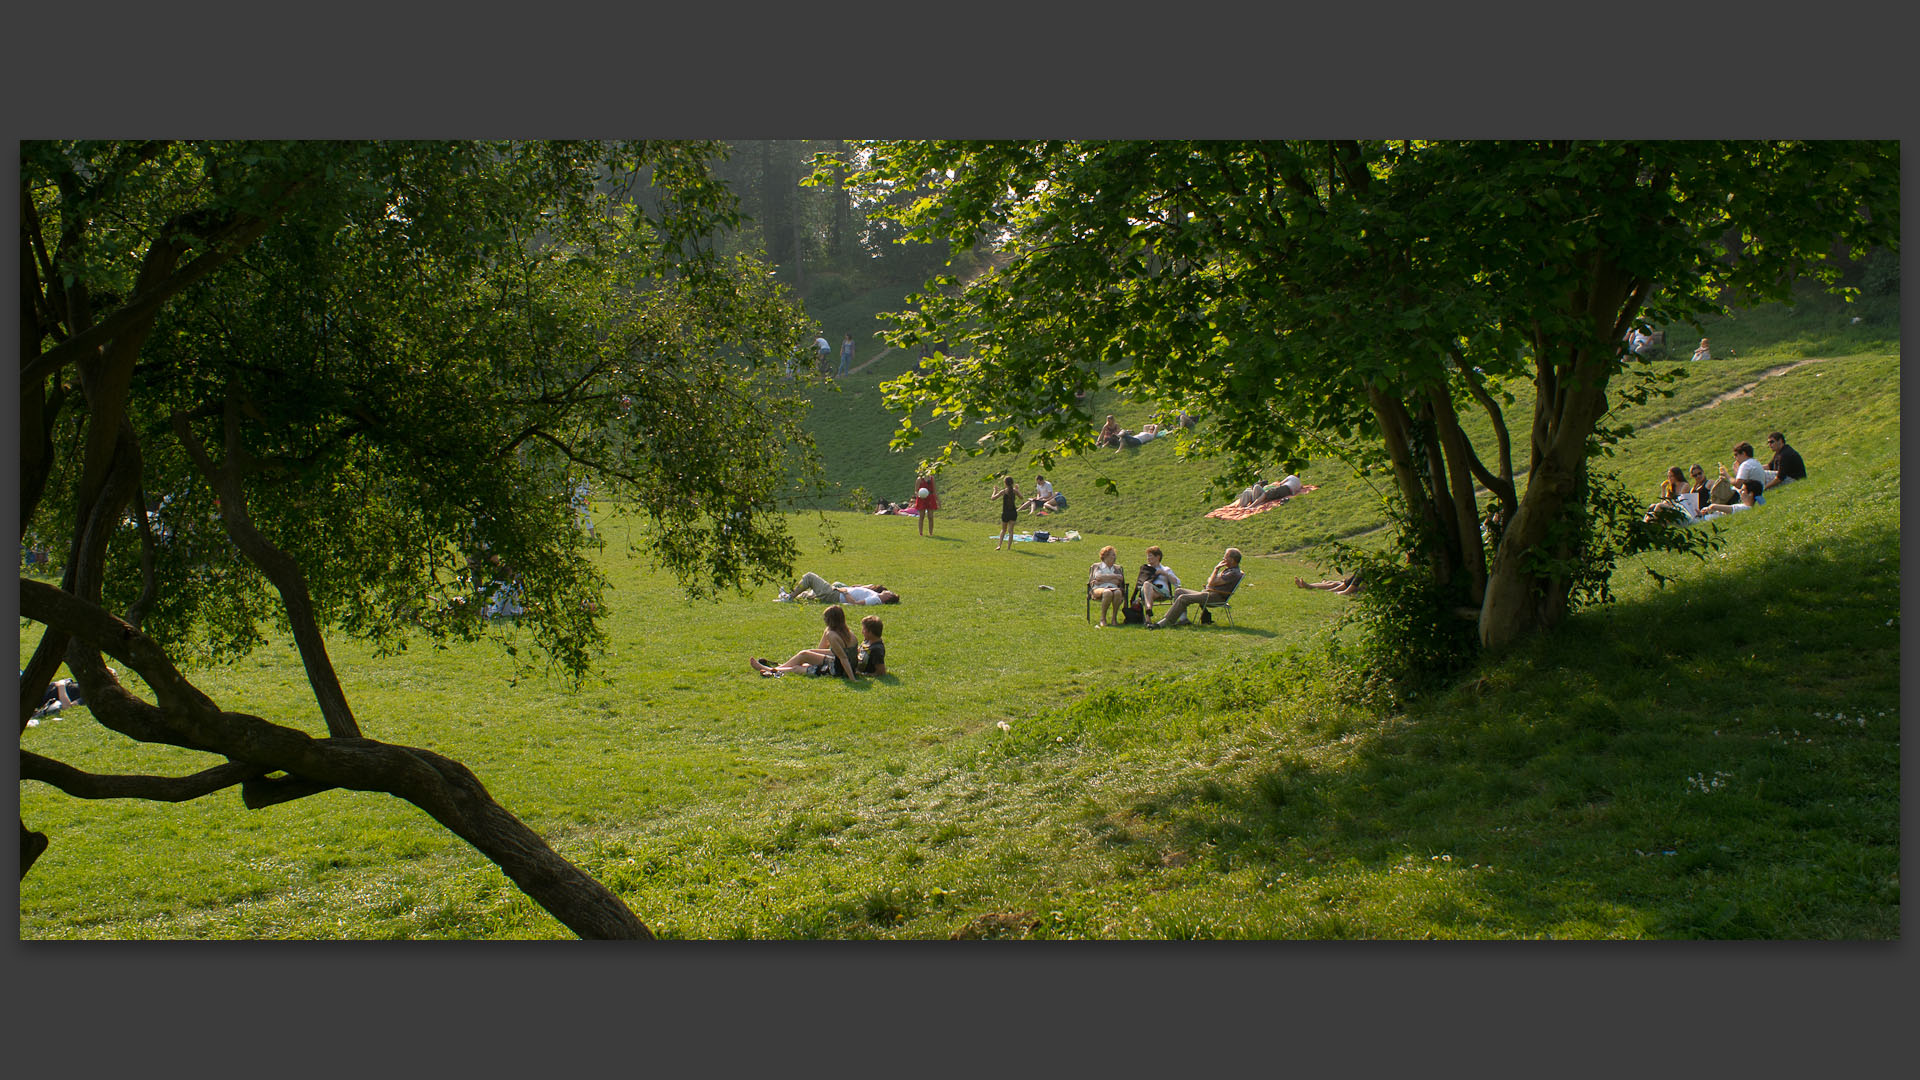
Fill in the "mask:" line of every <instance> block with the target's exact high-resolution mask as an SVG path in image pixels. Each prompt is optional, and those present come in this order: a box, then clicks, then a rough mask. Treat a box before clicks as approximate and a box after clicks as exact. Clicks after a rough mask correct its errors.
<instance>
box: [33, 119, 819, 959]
mask: <svg viewBox="0 0 1920 1080" xmlns="http://www.w3.org/2000/svg"><path fill="white" fill-rule="evenodd" d="M718 150H719V148H718V146H717V145H716V144H701V143H621V144H601V143H473V142H462V143H444V142H435V143H332V142H296V143H259V142H231V143H214V142H164V141H153V142H145V143H119V142H39V143H28V144H25V145H24V146H23V149H22V191H21V210H22V225H23V228H22V233H21V265H22V268H23V274H22V315H23V318H22V330H21V368H22V378H21V385H22V404H21V423H20V438H21V461H22V469H21V471H22V480H23V482H22V493H21V528H22V534H23V537H31V538H32V541H33V542H34V543H36V544H41V545H46V546H48V547H50V548H52V549H53V550H54V551H55V552H56V553H57V554H59V555H60V562H61V565H62V573H63V576H62V579H61V580H60V582H59V584H58V585H57V586H56V585H53V584H49V583H46V582H42V581H37V580H32V579H28V578H23V579H22V582H21V611H22V614H23V616H25V617H27V618H29V619H32V620H35V621H37V622H39V623H41V624H43V626H44V628H45V629H44V633H43V636H42V637H41V639H40V642H39V645H38V648H37V649H36V650H35V652H34V654H33V656H32V659H31V660H30V661H29V662H28V663H27V664H26V668H25V671H24V672H23V674H22V677H21V690H20V694H21V702H22V717H23V722H22V730H23V731H24V730H25V723H24V717H25V716H26V715H27V714H29V713H31V712H32V708H31V707H30V706H31V705H32V704H34V703H37V702H38V700H39V698H40V695H41V693H42V691H43V689H44V688H45V687H46V685H47V682H48V680H49V679H50V677H51V676H52V675H53V673H54V671H55V669H56V668H57V667H58V665H59V663H60V662H61V660H62V659H64V660H65V661H66V663H67V665H68V667H69V668H70V669H71V670H72V672H73V673H74V676H75V677H76V679H77V680H78V681H79V683H80V685H81V687H82V688H83V690H84V691H85V693H86V696H87V700H88V704H89V705H90V706H91V710H92V713H93V715H94V717H95V718H96V719H98V720H99V721H100V722H101V723H103V724H105V725H106V726H108V727H109V728H112V729H113V730H115V731H118V732H120V733H122V734H124V735H127V736H130V737H131V738H133V739H136V740H142V741H150V742H163V743H168V744H172V745H176V746H184V747H190V748H193V749H197V750H202V751H206V752H207V753H209V754H211V755H214V756H215V757H217V758H224V761H223V762H221V763H219V764H214V765H211V766H210V767H209V768H208V769H206V770H204V771H202V772H200V773H198V774H195V775H193V776H189V777H182V778H174V777H147V776H98V775H92V774H85V773H82V772H80V771H79V770H75V769H73V768H71V767H70V766H67V765H64V764H62V763H59V762H54V761H51V760H48V759H45V758H42V757H40V756H38V755H34V754H31V753H28V752H26V751H24V750H23V752H22V760H23V767H22V777H23V779H33V780H40V781H43V782H47V783H50V784H53V785H55V786H57V787H60V788H61V789H62V790H65V791H67V792H68V793H70V794H75V795H78V796H81V797H88V798H94V797H142V798H162V799H178V798H188V797H197V796H199V795H203V794H206V793H209V792H213V791H218V790H222V789H224V788H227V787H231V786H233V785H235V784H239V785H241V791H242V797H243V800H244V801H245V803H246V804H247V805H248V806H249V807H258V806H265V805H271V804H273V803H278V802H284V801H286V800H288V799H292V798H299V797H303V796H306V795H311V794H313V793H315V792H318V791H323V790H326V789H328V788H331V787H344V788H352V789H361V790H380V791H387V792H391V793H393V794H395V795H398V796H400V797H402V798H406V799H408V800H410V801H412V802H414V803H416V804H417V805H419V806H420V807H421V808H422V809H424V810H426V811H427V812H428V813H429V814H431V815H433V816H434V817H435V818H436V819H437V820H439V821H441V822H442V823H443V824H445V825H447V827H449V828H450V829H452V830H454V831H455V832H456V833H458V834H460V835H461V836H462V837H464V838H466V839H467V840H469V841H470V842H472V843H473V844H474V845H475V846H476V847H478V848H479V849H480V850H481V851H482V852H484V853H485V854H486V855H487V856H488V857H489V858H492V859H493V860H494V861H495V862H497V863H499V864H500V865H501V867H502V868H503V869H504V870H505V871H506V873H507V874H508V875H509V876H510V877H511V878H512V879H513V880H514V881H515V882H516V883H517V884H519V885H520V886H521V888H523V889H524V890H526V891H527V892H528V893H529V895H531V896H532V897H533V898H534V899H535V900H537V901H538V902H540V903H541V904H542V905H544V906H545V907H547V909H548V910H549V911H551V912H553V913H554V915H555V916H556V917H558V918H559V919H560V920H561V921H562V922H564V923H565V924H566V925H567V926H568V927H570V928H572V929H573V930H575V931H576V932H578V933H581V934H584V935H592V936H644V935H645V933H646V929H645V927H644V925H643V924H642V923H641V922H640V921H639V920H638V919H637V918H635V917H634V915H633V913H632V912H630V911H628V910H627V908H626V907H625V905H624V904H622V903H621V901H620V900H619V899H618V898H617V897H615V896H614V895H613V894H612V893H610V892H608V891H607V890H606V889H605V888H603V887H602V886H600V885H599V884H598V883H597V882H595V881H593V880H592V879H591V878H590V877H588V876H587V875H585V874H583V873H582V872H580V871H579V870H578V869H576V868H574V867H573V866H571V865H570V864H569V863H567V862H566V860H564V859H562V858H560V857H559V856H558V855H557V854H555V853H554V852H553V851H552V850H551V849H550V848H548V847H547V845H546V844H545V843H544V842H543V841H541V840H540V838H539V837H538V836H536V835H534V834H533V833H532V832H531V831H530V830H528V829H527V828H526V826H524V825H523V824H521V823H520V822H519V821H518V820H517V819H515V818H514V817H513V816H512V815H511V814H510V813H508V812H507V811H505V810H504V809H502V808H501V807H499V806H498V805H497V804H495V803H494V802H493V800H492V799H491V797H489V796H488V795H487V793H486V790H485V788H484V786H482V785H481V784H480V782H479V781H478V779H477V778H476V777H474V776H473V774H472V773H471V772H470V771H468V770H467V769H465V768H464V767H463V766H461V765H459V763H458V762H453V761H451V760H449V759H446V758H444V757H442V756H440V755H437V754H433V753H430V752H428V751H424V750H419V749H414V748H409V747H400V746H392V745H388V744H384V743H380V742H377V741H375V740H373V739H370V738H367V737H365V736H364V735H362V733H361V727H360V720H359V718H358V717H357V716H356V715H355V712H354V709H353V708H352V706H351V704H350V703H349V702H348V701H347V700H346V698H345V696H344V695H343V694H342V692H341V690H340V686H339V683H338V680H337V679H336V678H335V676H334V674H333V670H332V666H331V663H330V661H329V660H328V657H327V652H326V646H325V640H324V636H323V635H324V632H326V631H328V630H332V631H336V632H342V633H348V634H353V635H358V636H362V637H366V638H369V639H372V640H374V641H376V642H378V643H380V644H381V645H383V646H385V647H387V648H401V647H404V645H405V643H406V642H407V641H408V640H410V639H413V638H419V637H424V638H425V639H427V640H430V641H444V640H449V639H461V638H464V639H471V638H475V637H478V636H480V635H483V634H485V633H486V632H487V629H488V627H489V625H490V624H489V622H488V620H487V618H486V616H485V614H484V613H483V610H482V609H483V608H484V607H485V601H486V600H487V599H488V595H489V592H490V590H492V589H494V588H496V587H498V586H499V585H501V584H510V585H511V586H513V587H515V588H517V589H518V590H519V595H520V597H521V601H520V603H521V606H522V607H523V609H524V610H523V612H522V614H521V615H520V622H521V624H522V625H524V626H526V627H528V628H530V629H531V631H532V632H533V634H534V637H535V640H536V641H537V643H538V645H539V646H540V648H541V649H542V650H543V651H544V653H545V654H546V655H547V656H548V657H549V658H550V659H551V661H552V662H553V663H555V664H557V665H558V666H559V668H560V669H562V670H564V671H566V672H569V673H571V674H572V675H574V676H575V677H578V676H579V675H580V674H581V673H582V672H584V671H585V670H586V668H587V667H588V665H589V664H590V662H591V659H592V656H593V653H594V651H595V650H596V649H597V648H598V647H599V646H600V645H601V643H602V636H601V632H600V630H599V620H600V618H601V616H602V615H603V614H604V612H605V610H606V607H605V603H604V599H605V598H604V597H603V595H602V591H603V587H604V582H603V581H602V578H601V576H600V574H599V573H598V572H597V571H596V569H595V567H594V564H593V562H592V560H591V558H590V556H591V554H592V552H593V550H594V549H595V548H596V547H597V546H598V545H599V544H600V541H599V540H597V539H595V538H593V537H592V536H590V535H588V534H586V533H584V532H583V531H582V530H581V529H579V528H578V527H577V523H576V517H575V511H574V509H573V508H572V506H571V505H570V502H571V497H572V495H573V492H574V490H575V488H576V486H577V485H579V484H581V483H583V482H584V483H590V484H591V485H592V486H593V488H594V490H595V491H596V493H598V494H600V495H602V496H603V497H606V498H607V499H608V501H609V503H610V505H613V506H616V507H620V508H624V509H625V510H627V511H630V512H633V513H636V514H638V515H640V516H641V518H642V521H643V525H644V528H643V529H642V530H641V535H642V537H643V540H642V541H641V543H642V544H643V545H644V546H645V547H646V548H647V549H648V553H649V555H650V556H651V557H652V558H654V559H655V560H656V561H658V562H660V563H661V564H663V565H664V566H666V567H669V568H671V569H672V570H673V571H674V572H675V573H676V574H677V575H678V577H679V579H680V581H681V582H682V584H683V585H684V587H685V588H686V590H687V591H688V592H689V594H690V595H708V594H712V593H714V592H716V591H720V590H725V589H729V588H740V587H744V586H746V585H749V584H752V583H755V582H764V581H768V580H775V579H777V578H779V577H781V576H782V575H784V574H786V573H787V571H788V570H789V569H790V566H791V563H792V560H793V556H794V552H795V546H794V543H793V540H792V538H791V537H790V536H789V534H788V532H787V527H786V523H785V519H784V517H783V516H782V515H781V514H780V512H779V508H780V502H781V495H782V494H783V492H784V491H786V490H788V485H790V484H791V483H792V482H793V480H794V477H795V476H796V475H799V476H801V477H802V478H804V477H806V476H807V475H808V470H809V469H810V468H812V464H811V463H812V454H811V440H810V439H809V438H808V437H807V436H806V434H805V433H804V432H803V431H802V430H801V428H800V426H799V420H800V416H801V413H802V410H803V409H804V403H803V402H801V401H799V400H798V399H797V398H795V397H793V396H792V391H790V390H783V389H779V388H778V387H780V386H784V384H782V383H778V382H777V381H776V380H774V379H772V378H771V377H769V376H768V375H767V374H766V373H768V372H771V371H777V370H778V369H779V367H780V361H781V358H782V357H791V356H795V355H797V354H798V352H799V350H800V349H801V348H802V344H803V342H804V341H805V340H806V339H807V338H808V337H809V336H810V335H807V334H806V333H805V331H806V329H807V327H806V324H805V321H804V319H803V317H802V316H801V314H800V313H799V312H798V311H797V310H796V309H795V308H794V307H793V306H792V305H791V304H790V303H789V302H788V300H787V299H786V298H785V296H784V295H783V292H782V290H781V289H780V288H779V287H778V286H777V285H775V284H774V283H773V282H772V281H771V280H770V278H769V276H768V274H767V272H766V270H765V268H764V266H763V265H761V264H760V263H758V262H757V261H756V260H754V259H752V258H750V257H722V256H720V255H718V254H716V253H715V252H714V251H713V250H712V246H711V242H710V238H711V237H712V236H713V235H714V234H715V233H716V232H717V231H719V230H722V229H725V228H729V227H731V226H732V225H733V224H734V223H735V222H736V221H737V215H736V214H735V211H734V200H733V198H732V196H731V195H730V194H729V193H728V191H727V190H726V188H725V187H724V185H722V184H720V183H719V182H718V181H716V180H715V179H714V178H713V177H712V175H711V173H710V172H709V168H708V166H709V163H710V161H711V160H712V159H713V158H714V156H715V155H716V153H717V152H718ZM643 207H644V208H645V209H642V208H643ZM769 364H770V365H771V367H769V366H768V365H769ZM274 625H278V626H282V627H284V628H285V629H286V630H287V631H288V632H290V633H291V636H292V638H293V640H294V642H295V643H296V644H297V646H298V648H299V650H300V655H301V658H302V661H303V662H304V664H305V666H306V669H307V674H308V677H309V681H310V683H311V684H312V688H313V692H314V695H315V699H316V701H317V702H318V703H319V706H320V710H321V714H322V716H323V717H324V720H325V726H326V731H325V733H324V737H314V735H312V734H309V733H307V732H303V731H300V730H298V729H297V728H295V727H293V726H289V725H287V724H285V723H281V722H276V721H273V720H270V719H267V718H262V717H256V716H250V715H245V714H241V713H237V712H232V711H227V710H223V709H222V708H220V706H219V705H218V704H216V703H215V702H213V701H212V700H211V699H209V698H208V697H207V696H206V695H204V694H203V693H201V692H200V691H198V690H197V689H196V688H195V687H194V686H193V685H192V682H191V681H190V679H189V678H188V676H187V675H186V674H184V673H183V672H184V670H186V669H187V668H188V667H190V665H189V664H188V661H189V660H192V659H194V658H196V657H198V658H209V659H220V658H230V657H233V656H237V655H240V654H242V653H244V652H245V651H246V650H248V649H250V648H252V647H254V646H255V645H257V644H258V643H260V642H261V641H262V640H263V635H264V628H266V627H269V626H274ZM104 657H112V658H115V659H117V660H119V661H120V662H121V663H123V664H125V665H126V666H127V667H128V668H130V669H132V671H133V672H135V673H137V674H138V675H139V676H140V677H141V679H142V680H144V682H145V684H146V687H147V688H148V689H149V690H150V691H151V694H152V696H153V698H154V700H153V701H151V702H149V701H147V700H145V699H144V698H142V697H140V696H138V695H136V694H135V693H134V692H132V691H131V690H129V689H127V688H126V687H125V686H123V685H122V684H121V682H120V680H119V679H118V678H117V677H116V675H115V674H114V673H113V672H112V671H111V670H110V669H109V668H108V667H107V665H106V663H105V660H104ZM314 805H315V807H316V809H315V810H314V811H313V812H316V813H317V812H324V810H323V807H324V805H325V800H324V799H322V800H316V802H315V804H314ZM21 834H22V873H23V874H25V873H26V871H27V869H28V868H29V867H31V865H32V863H33V861H34V859H35V858H37V857H38V856H39V855H40V853H41V852H42V851H43V850H45V848H46V846H47V843H48V841H47V839H46V838H45V837H44V836H42V835H40V834H37V833H32V832H30V831H29V830H28V828H27V825H26V823H25V821H24V820H23V821H22V823H21Z"/></svg>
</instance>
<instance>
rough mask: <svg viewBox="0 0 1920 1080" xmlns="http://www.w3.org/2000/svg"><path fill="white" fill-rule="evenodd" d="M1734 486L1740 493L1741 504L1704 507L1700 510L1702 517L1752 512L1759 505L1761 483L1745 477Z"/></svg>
mask: <svg viewBox="0 0 1920 1080" xmlns="http://www.w3.org/2000/svg"><path fill="white" fill-rule="evenodd" d="M1733 486H1734V488H1735V490H1737V491H1739V492H1740V501H1739V502H1737V503H1734V504H1733V505H1732V506H1720V505H1718V504H1716V505H1713V506H1703V507H1701V508H1700V516H1701V517H1709V516H1711V515H1714V514H1731V513H1733V512H1734V511H1736V510H1751V509H1753V507H1754V506H1756V505H1758V499H1759V498H1760V481H1758V480H1751V479H1748V478H1747V477H1744V476H1743V477H1741V478H1740V479H1738V480H1735V481H1734V482H1733Z"/></svg>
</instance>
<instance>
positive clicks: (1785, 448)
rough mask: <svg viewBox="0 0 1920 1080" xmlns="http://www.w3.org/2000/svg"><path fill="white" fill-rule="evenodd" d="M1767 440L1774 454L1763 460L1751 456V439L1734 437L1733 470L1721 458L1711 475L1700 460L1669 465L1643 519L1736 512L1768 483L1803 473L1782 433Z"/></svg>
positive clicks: (1754, 502) (1755, 502)
mask: <svg viewBox="0 0 1920 1080" xmlns="http://www.w3.org/2000/svg"><path fill="white" fill-rule="evenodd" d="M1767 446H1768V447H1769V448H1770V449H1771V450H1772V451H1773V456H1772V457H1771V458H1770V459H1769V460H1768V461H1767V463H1766V464H1765V465H1762V464H1760V461H1759V459H1758V458H1756V457H1754V454H1753V444H1752V443H1748V442H1744V441H1743V442H1738V443H1735V444H1734V446H1733V472H1732V473H1728V471H1727V467H1726V466H1725V465H1724V464H1723V465H1721V466H1720V471H1719V475H1718V476H1716V477H1715V478H1714V479H1713V480H1712V481H1709V480H1708V479H1707V471H1706V469H1704V468H1703V467H1701V466H1699V465H1694V466H1693V467H1692V468H1689V469H1682V468H1681V467H1680V466H1678V465H1675V466H1673V467H1672V468H1670V469H1668V470H1667V478H1666V479H1665V480H1663V481H1661V483H1660V497H1659V498H1658V499H1657V500H1655V501H1654V503H1653V505H1652V506H1649V507H1648V508H1647V520H1648V521H1652V520H1653V519H1654V518H1655V517H1656V516H1658V515H1663V514H1664V515H1669V516H1671V515H1678V516H1679V517H1680V519H1681V520H1682V521H1684V522H1685V523H1687V524H1689V525H1691V524H1693V523H1695V522H1699V521H1705V520H1707V519H1708V518H1711V517H1716V516H1721V515H1726V514H1734V513H1738V512H1740V511H1742V510H1749V509H1752V508H1753V507H1755V506H1760V505H1762V504H1764V503H1765V502H1766V492H1767V490H1768V489H1770V488H1776V487H1779V486H1780V485H1781V484H1789V483H1792V482H1794V481H1796V480H1805V479H1806V478H1807V463H1806V461H1805V460H1804V459H1802V458H1801V456H1800V452H1799V451H1798V450H1795V449H1794V448H1793V447H1791V446H1789V445H1787V437H1786V435H1785V434H1783V433H1781V432H1778V431H1776V432H1773V433H1771V434H1769V435H1768V436H1767Z"/></svg>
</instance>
